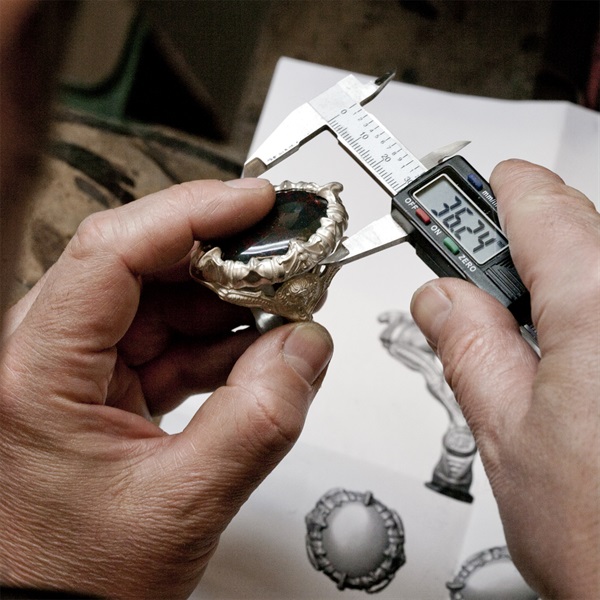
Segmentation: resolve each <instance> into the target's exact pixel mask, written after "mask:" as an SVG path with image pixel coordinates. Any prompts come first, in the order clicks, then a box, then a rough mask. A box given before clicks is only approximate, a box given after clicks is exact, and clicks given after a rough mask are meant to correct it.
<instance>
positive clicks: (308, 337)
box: [283, 323, 333, 385]
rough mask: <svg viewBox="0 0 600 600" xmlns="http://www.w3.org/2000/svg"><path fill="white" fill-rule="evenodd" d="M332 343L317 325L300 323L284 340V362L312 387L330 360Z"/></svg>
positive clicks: (328, 336)
mask: <svg viewBox="0 0 600 600" xmlns="http://www.w3.org/2000/svg"><path fill="white" fill-rule="evenodd" d="M332 354H333V341H332V339H331V336H330V335H329V333H328V332H327V330H326V329H325V328H323V327H321V325H318V324H317V323H301V324H300V325H296V327H295V328H294V330H293V331H292V332H291V333H290V335H289V336H288V337H287V339H286V340H285V343H284V345H283V357H284V359H285V361H286V362H287V363H288V365H290V367H292V369H294V371H296V373H298V375H300V377H302V378H303V379H304V380H305V381H306V382H307V383H309V384H310V385H312V384H313V383H314V382H315V381H316V380H317V378H318V377H319V375H320V374H321V373H322V372H323V371H324V369H325V367H326V366H327V365H328V364H329V361H330V360H331V355H332Z"/></svg>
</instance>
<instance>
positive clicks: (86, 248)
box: [68, 209, 116, 258]
mask: <svg viewBox="0 0 600 600" xmlns="http://www.w3.org/2000/svg"><path fill="white" fill-rule="evenodd" d="M115 214H116V211H114V210H112V209H111V210H107V211H102V212H98V213H93V214H91V215H89V216H87V217H86V218H85V219H84V220H83V221H82V222H81V223H80V225H79V227H78V228H77V231H76V232H75V235H74V236H73V239H72V240H71V242H70V244H69V246H68V250H69V252H70V253H71V255H72V256H73V257H75V258H86V257H89V256H90V255H92V254H95V253H96V252H98V250H100V249H102V248H105V247H107V246H110V244H111V242H110V240H111V237H112V235H111V233H112V231H113V226H112V221H113V219H114V215H115Z"/></svg>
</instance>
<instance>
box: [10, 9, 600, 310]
mask: <svg viewBox="0 0 600 600" xmlns="http://www.w3.org/2000/svg"><path fill="white" fill-rule="evenodd" d="M599 5H600V3H599V2H597V1H576V0H571V1H569V0H567V1H560V2H559V1H556V2H550V1H547V0H544V1H541V0H528V1H508V0H505V1H496V2H490V1H485V0H463V1H442V0H414V1H409V0H141V1H140V0H110V1H108V0H82V1H81V2H79V3H78V9H77V12H76V13H75V16H74V19H73V22H72V27H71V32H70V36H67V30H68V27H67V24H66V23H65V26H64V29H65V40H66V55H65V61H64V66H63V68H62V71H61V76H60V83H61V90H60V91H61V93H60V97H59V101H58V102H57V105H56V111H55V118H54V126H53V128H52V131H51V136H50V144H49V145H48V148H47V151H46V160H45V164H44V169H43V170H42V174H41V177H40V179H39V185H38V187H37V189H36V190H35V192H34V194H33V204H32V211H31V215H30V219H29V220H28V221H29V222H28V230H27V235H26V239H25V244H24V246H23V252H22V259H21V265H20V267H19V270H18V272H17V274H16V281H15V286H14V295H15V298H14V299H16V298H18V297H20V296H21V295H23V294H24V293H25V292H26V291H27V290H28V289H29V288H31V286H32V285H33V284H34V283H35V282H36V281H37V280H38V279H39V277H40V276H41V275H42V274H43V273H44V272H45V270H46V269H48V267H49V266H50V265H52V264H53V262H54V261H55V260H56V259H57V258H58V256H59V255H60V253H61V252H62V251H63V249H64V247H65V245H66V244H67V243H68V241H69V239H70V238H71V237H72V235H73V234H74V232H75V230H76V228H77V226H78V224H79V223H80V222H81V220H82V219H83V218H85V217H86V216H87V215H88V214H90V213H92V212H95V211H99V210H103V209H106V208H110V207H114V206H118V205H120V204H123V203H125V202H130V201H132V200H134V199H136V198H139V197H141V196H143V195H146V194H148V193H151V192H154V191H156V190H159V189H163V188H165V187H167V186H169V185H171V184H173V183H177V182H181V181H186V180H191V179H206V178H219V179H233V178H236V177H238V176H239V174H240V172H241V169H242V164H243V161H244V158H245V156H246V154H247V152H248V148H249V146H250V143H251V140H252V135H253V133H254V129H255V127H256V123H257V121H258V118H259V115H260V112H261V109H262V106H263V102H264V99H265V97H266V94H267V90H268V87H269V82H270V80H271V77H272V75H273V70H274V68H275V65H276V62H277V60H278V59H279V57H280V56H290V57H294V58H298V59H302V60H306V61H312V62H315V63H320V64H324V65H330V66H333V67H338V68H340V69H343V70H349V71H355V72H359V73H364V74H368V75H373V76H379V75H381V74H382V73H384V72H386V71H388V70H390V69H396V73H397V75H396V78H397V79H398V80H399V81H404V82H407V83H412V84H418V85H421V86H426V87H430V88H436V89H440V90H446V91H450V92H458V93H462V94H473V95H480V96H491V97H495V98H506V99H514V100H520V99H532V98H544V99H557V100H569V101H571V102H576V103H580V104H584V103H586V102H587V103H588V104H590V105H591V106H592V107H593V108H596V109H597V107H598V96H597V91H598V82H599V81H600V57H599V56H598V53H599V50H600V49H599V47H598V38H597V35H598V8H599ZM43 6H44V7H45V8H52V5H51V4H50V3H48V4H43ZM69 6H74V5H72V4H69ZM56 43H58V41H57V42H56ZM594 52H595V53H596V54H595V55H594ZM594 57H595V58H594Z"/></svg>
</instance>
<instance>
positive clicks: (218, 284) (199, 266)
mask: <svg viewBox="0 0 600 600" xmlns="http://www.w3.org/2000/svg"><path fill="white" fill-rule="evenodd" d="M341 190H342V185H341V184H339V183H335V182H333V183H328V184H326V185H322V186H319V185H317V184H315V183H307V182H299V183H292V182H290V181H284V182H283V183H281V184H280V185H278V186H275V192H276V200H275V206H274V207H273V209H272V210H271V211H270V212H269V214H268V215H267V216H266V217H265V218H264V219H262V220H261V221H260V222H259V223H257V224H256V225H255V226H254V227H252V228H250V229H249V230H247V231H245V232H243V233H242V234H240V235H237V236H234V237H231V238H228V239H226V240H222V241H219V242H218V243H216V242H215V243H212V244H204V243H200V245H199V246H198V248H197V249H196V250H195V252H194V253H193V255H192V260H191V264H190V273H191V275H192V277H193V278H194V279H196V280H197V281H200V282H201V283H202V284H204V285H205V286H207V287H208V288H210V289H211V290H213V291H214V292H216V293H217V294H218V295H219V297H220V298H221V299H223V300H226V301H227V302H231V303H233V304H239V305H241V306H246V307H250V308H252V309H255V310H260V311H264V312H266V313H269V314H271V315H279V316H280V317H283V318H285V319H288V320H290V321H308V320H311V319H312V314H313V312H314V311H315V309H316V308H317V306H318V305H319V302H320V301H321V299H322V298H323V295H324V294H325V291H326V290H327V288H328V286H329V283H330V282H331V280H332V278H333V276H334V275H335V274H336V273H337V271H338V270H339V267H335V266H321V265H320V264H319V263H320V262H321V261H322V260H324V259H325V258H327V257H328V256H329V255H330V254H332V253H333V252H334V251H335V249H336V248H337V245H338V244H339V243H340V241H341V240H342V237H343V234H344V232H345V230H346V227H347V225H348V215H347V213H346V209H345V208H344V206H343V204H342V202H341V199H340V196H339V193H340V192H341Z"/></svg>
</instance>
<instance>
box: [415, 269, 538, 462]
mask: <svg viewBox="0 0 600 600" xmlns="http://www.w3.org/2000/svg"><path fill="white" fill-rule="evenodd" d="M411 312H412V314H413V318H414V320H415V322H416V323H417V325H418V326H419V328H420V329H421V331H422V332H423V334H424V335H425V337H426V338H427V340H428V341H429V343H430V344H431V346H432V347H433V348H434V350H435V351H436V352H437V354H438V356H439V358H440V360H441V361H442V364H443V365H444V374H445V376H446V380H447V381H448V383H449V385H450V387H451V388H452V390H453V392H454V394H455V396H456V399H457V401H458V403H459V404H460V407H461V409H462V411H463V414H464V416H465V418H466V420H467V422H468V424H469V426H470V428H471V430H472V431H473V434H474V435H475V437H476V439H477V442H478V446H479V449H480V450H481V452H482V455H485V446H486V444H489V443H490V442H492V441H493V440H494V439H495V438H496V435H497V434H498V433H499V432H503V431H506V428H507V427H511V426H513V425H514V424H515V423H516V422H518V421H519V420H520V419H521V418H522V416H523V415H524V414H525V412H526V411H527V409H528V407H529V404H530V402H531V396H532V385H533V379H534V377H535V373H536V370H537V363H538V358H537V355H536V354H535V352H534V351H533V350H532V349H531V348H530V347H529V345H528V344H527V342H526V341H525V340H524V339H523V338H522V337H521V335H520V332H519V328H518V325H517V323H516V321H515V320H514V318H513V316H512V315H511V314H510V312H509V311H508V310H507V309H506V308H505V307H503V306H502V305H501V304H500V303H499V302H498V301H497V300H495V299H494V298H492V297H491V296H490V295H488V294H487V293H485V292H483V291H481V290H480V289H478V288H477V287H475V286H474V285H472V284H470V283H467V282H465V281H461V280H458V279H438V280H436V281H433V282H430V283H427V284H425V285H424V286H423V287H421V288H420V289H419V290H417V292H415V295H414V296H413V300H412V303H411ZM482 446H484V447H482ZM491 450H492V449H491V448H490V451H491Z"/></svg>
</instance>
